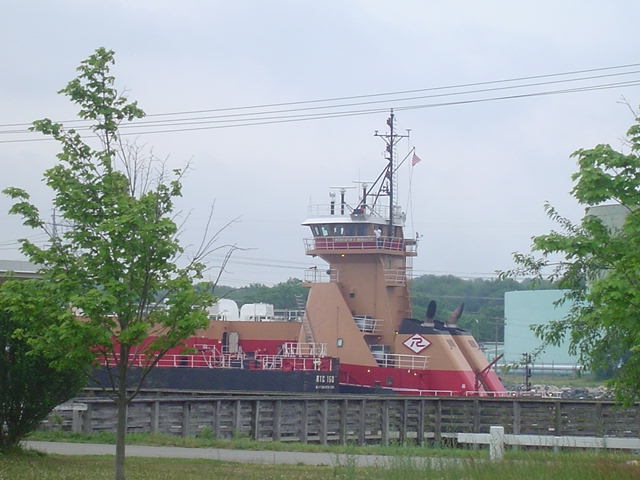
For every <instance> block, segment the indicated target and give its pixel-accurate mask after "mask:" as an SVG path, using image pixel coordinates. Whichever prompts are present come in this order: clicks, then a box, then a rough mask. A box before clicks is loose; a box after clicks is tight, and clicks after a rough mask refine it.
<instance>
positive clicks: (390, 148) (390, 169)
mask: <svg viewBox="0 0 640 480" xmlns="http://www.w3.org/2000/svg"><path fill="white" fill-rule="evenodd" d="M394 119H395V115H394V113H393V109H391V113H390V114H389V118H388V119H387V125H388V126H389V133H388V134H381V133H378V131H377V130H376V132H375V133H374V136H376V137H380V138H382V140H384V142H385V143H386V145H387V149H386V150H387V157H386V159H387V161H388V163H387V169H386V173H385V176H386V177H387V195H389V235H391V233H392V232H393V212H394V210H395V191H394V175H395V174H396V169H395V156H394V152H395V146H396V144H397V143H398V142H399V141H400V140H401V139H403V138H407V137H408V136H409V135H398V134H396V133H395V129H394V127H395V125H394V123H395V122H394Z"/></svg>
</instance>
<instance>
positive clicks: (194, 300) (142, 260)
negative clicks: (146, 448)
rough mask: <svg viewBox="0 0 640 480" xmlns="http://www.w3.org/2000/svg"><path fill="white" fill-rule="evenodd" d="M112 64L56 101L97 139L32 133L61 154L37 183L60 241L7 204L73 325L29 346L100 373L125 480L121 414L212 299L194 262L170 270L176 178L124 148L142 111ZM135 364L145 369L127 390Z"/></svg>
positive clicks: (51, 126) (19, 203)
mask: <svg viewBox="0 0 640 480" xmlns="http://www.w3.org/2000/svg"><path fill="white" fill-rule="evenodd" d="M113 63H114V52H113V51H110V50H106V49H104V48H99V49H97V50H96V51H95V53H94V54H92V55H91V56H90V57H89V58H88V59H86V60H84V61H83V62H82V63H81V65H80V66H79V67H78V72H79V74H78V76H77V78H75V79H74V80H72V81H71V82H69V84H68V85H67V86H66V87H65V88H63V89H62V90H61V91H60V92H59V93H62V94H64V95H66V96H67V97H69V99H70V100H71V101H73V102H74V103H76V104H77V105H78V106H79V108H80V110H79V114H78V116H79V117H80V119H82V120H84V121H86V122H88V123H90V125H91V127H90V131H91V132H92V133H93V134H94V135H87V134H83V135H87V138H86V139H85V136H83V135H81V134H80V133H79V132H78V131H76V130H75V129H67V128H65V127H64V126H63V125H62V124H60V123H56V122H53V121H51V120H49V119H44V120H39V121H36V122H34V127H33V130H35V131H37V132H41V133H43V134H44V135H47V136H50V137H52V138H53V139H55V140H56V141H58V142H59V144H60V145H61V152H60V153H59V154H58V155H57V157H58V162H57V164H56V165H55V166H54V167H52V168H50V169H49V170H47V171H46V172H45V174H44V176H45V182H46V184H47V185H48V186H49V187H51V189H52V190H53V192H54V206H55V209H56V212H57V213H58V214H59V217H61V219H62V220H61V223H63V224H64V225H65V226H64V228H62V229H61V232H60V233H59V234H58V235H56V234H55V232H51V230H50V229H49V228H48V224H47V222H45V220H43V218H42V217H41V216H40V213H39V211H38V209H37V207H36V206H35V205H33V204H32V203H31V202H30V200H29V195H28V194H27V192H25V191H24V190H22V189H18V188H9V189H6V190H5V193H6V194H8V195H9V196H10V197H11V198H12V199H13V200H14V204H13V206H12V208H11V210H10V211H11V213H14V214H18V215H21V216H22V217H23V219H24V224H25V225H27V226H30V227H33V228H38V229H43V230H45V231H46V232H48V233H49V234H50V236H51V241H50V243H49V244H48V245H46V246H44V247H41V246H38V245H36V244H34V243H32V242H30V241H28V240H21V243H22V251H23V252H24V253H25V254H26V255H27V257H28V258H29V259H30V260H31V262H33V263H35V264H37V265H38V266H39V267H40V273H41V274H42V276H43V278H44V280H46V281H50V282H52V283H53V284H55V285H56V289H57V295H58V296H59V298H64V299H65V300H66V301H67V302H68V305H71V306H72V307H73V308H74V311H75V312H76V313H77V314H78V315H76V316H70V315H65V316H58V317H56V318H55V319H53V320H52V322H51V324H50V325H48V326H47V328H46V329H45V330H44V331H43V332H42V333H41V334H40V335H39V336H38V338H34V339H32V342H33V343H38V342H39V344H40V345H41V346H42V345H45V344H49V345H51V344H52V343H55V342H58V345H60V346H64V348H65V349H66V350H67V351H68V352H69V355H70V356H71V357H76V359H77V360H78V361H81V362H86V361H91V359H93V358H96V359H97V360H98V361H100V362H101V363H102V364H105V365H106V370H107V373H108V379H109V380H108V385H107V387H108V388H109V389H110V390H109V391H110V392H111V394H112V397H113V399H114V401H115V402H116V405H117V411H118V419H117V445H116V469H115V478H116V479H118V480H122V479H124V477H125V470H124V459H125V432H126V408H127V404H128V403H129V402H130V401H131V399H132V398H133V397H134V396H135V395H136V394H137V393H138V391H139V389H140V387H141V386H142V382H143V381H144V379H145V377H146V375H147V374H148V372H149V371H150V370H151V369H152V368H153V367H154V366H155V365H156V364H157V362H158V361H159V360H160V358H161V357H162V356H163V355H164V354H165V353H166V352H167V351H168V350H169V349H170V348H173V347H175V346H177V345H180V344H181V342H182V340H183V339H184V338H186V337H188V336H189V335H191V334H192V333H193V332H194V331H196V330H197V329H199V328H202V327H204V326H206V324H207V316H206V311H205V307H206V306H207V305H210V304H211V303H212V301H213V297H212V295H211V294H210V293H208V292H207V291H206V290H203V289H196V288H195V287H194V280H195V279H198V278H201V274H202V271H203V269H204V264H203V263H202V256H201V255H200V254H197V255H196V257H195V258H194V259H193V260H192V261H191V262H189V263H188V264H187V265H186V266H181V267H179V266H178V265H177V259H178V257H179V255H180V254H181V253H182V248H181V247H180V244H179V242H178V240H177V232H178V229H177V226H176V224H175V222H174V220H173V218H172V215H173V201H174V199H175V198H176V197H179V196H180V195H181V193H182V191H181V176H182V174H183V172H182V171H180V170H174V171H173V178H172V179H167V177H168V174H167V173H166V172H165V171H164V168H163V167H162V166H161V167H160V168H159V171H157V172H154V171H153V168H152V165H153V164H152V162H151V161H149V162H147V163H145V162H144V161H141V160H140V157H139V156H138V153H139V152H138V150H136V149H135V148H133V147H130V146H128V145H127V144H126V143H125V142H123V141H122V138H121V135H120V127H121V124H122V123H123V122H129V121H132V120H134V119H138V118H141V117H143V116H144V112H143V111H142V110H141V109H140V108H139V107H138V106H137V104H136V102H129V101H128V100H127V98H125V97H124V96H123V95H121V94H120V93H119V92H118V91H117V89H116V88H115V87H114V82H115V79H114V77H113V76H112V75H111V74H110V68H111V66H112V65H113ZM203 244H204V245H207V243H206V242H203ZM200 253H203V252H200ZM80 317H82V318H80ZM133 362H135V363H136V365H141V364H142V365H143V367H144V369H143V372H142V374H141V375H139V376H138V375H136V376H135V384H133V385H132V383H133V381H132V375H131V372H132V371H131V367H132V365H133Z"/></svg>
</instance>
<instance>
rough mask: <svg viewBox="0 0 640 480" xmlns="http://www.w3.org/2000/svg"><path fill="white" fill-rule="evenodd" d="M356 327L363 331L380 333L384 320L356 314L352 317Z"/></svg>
mask: <svg viewBox="0 0 640 480" xmlns="http://www.w3.org/2000/svg"><path fill="white" fill-rule="evenodd" d="M353 321H354V322H356V325H357V327H358V329H360V331H361V332H364V333H380V329H381V328H382V323H383V321H384V320H381V319H379V318H372V317H369V316H366V315H356V316H354V317H353Z"/></svg>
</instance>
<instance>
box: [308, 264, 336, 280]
mask: <svg viewBox="0 0 640 480" xmlns="http://www.w3.org/2000/svg"><path fill="white" fill-rule="evenodd" d="M339 280H340V279H339V275H338V270H336V269H331V270H323V269H321V268H316V267H312V268H307V269H306V270H305V271H304V281H305V282H307V283H337V282H338V281H339Z"/></svg>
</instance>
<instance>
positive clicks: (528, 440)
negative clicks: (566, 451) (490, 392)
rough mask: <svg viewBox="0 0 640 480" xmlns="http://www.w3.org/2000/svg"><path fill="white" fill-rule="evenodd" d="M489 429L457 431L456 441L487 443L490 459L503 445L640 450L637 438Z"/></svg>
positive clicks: (500, 455) (498, 456)
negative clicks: (470, 431) (482, 430)
mask: <svg viewBox="0 0 640 480" xmlns="http://www.w3.org/2000/svg"><path fill="white" fill-rule="evenodd" d="M489 431H490V433H458V442H459V443H471V444H485V445H486V444H488V445H489V457H490V458H491V460H502V458H503V456H504V447H505V445H518V446H529V447H550V448H553V450H554V451H558V450H559V449H561V448H589V449H598V448H601V449H614V450H640V439H639V438H624V437H575V436H561V437H556V436H551V435H514V434H505V433H504V427H498V426H493V427H491V428H490V429H489Z"/></svg>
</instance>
